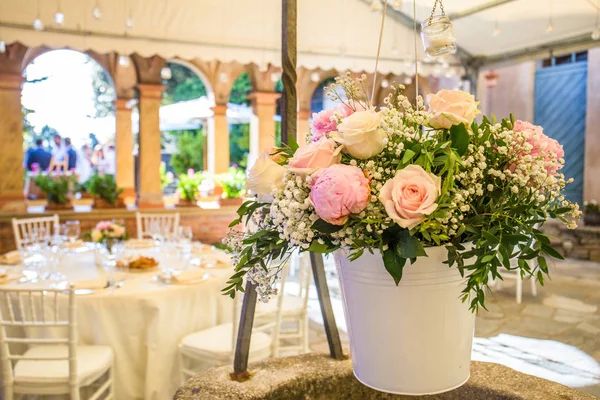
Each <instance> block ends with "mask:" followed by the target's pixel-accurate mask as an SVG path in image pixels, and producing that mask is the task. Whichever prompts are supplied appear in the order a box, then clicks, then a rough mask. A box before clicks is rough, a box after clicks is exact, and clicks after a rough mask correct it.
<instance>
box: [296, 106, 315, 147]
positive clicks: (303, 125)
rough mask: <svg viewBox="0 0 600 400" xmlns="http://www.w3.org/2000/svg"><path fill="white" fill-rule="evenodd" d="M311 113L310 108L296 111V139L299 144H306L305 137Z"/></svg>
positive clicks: (308, 128)
mask: <svg viewBox="0 0 600 400" xmlns="http://www.w3.org/2000/svg"><path fill="white" fill-rule="evenodd" d="M311 115H312V111H311V110H299V111H298V130H297V137H296V141H297V142H298V145H299V146H304V145H305V144H306V137H307V136H308V134H309V133H310V123H309V120H310V117H311Z"/></svg>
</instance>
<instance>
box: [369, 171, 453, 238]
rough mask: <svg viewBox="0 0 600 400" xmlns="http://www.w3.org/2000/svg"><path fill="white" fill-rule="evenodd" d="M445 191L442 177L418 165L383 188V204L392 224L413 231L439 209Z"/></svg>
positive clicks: (380, 198)
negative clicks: (440, 197) (442, 188)
mask: <svg viewBox="0 0 600 400" xmlns="http://www.w3.org/2000/svg"><path fill="white" fill-rule="evenodd" d="M441 187H442V179H441V178H440V177H439V176H435V175H433V174H430V173H428V172H426V171H425V170H424V169H423V168H421V167H420V166H418V165H409V166H408V167H406V168H404V169H401V170H400V171H398V172H396V175H395V176H394V177H393V178H392V179H390V180H389V181H387V182H386V183H385V184H384V185H383V187H382V188H381V191H380V193H379V201H381V202H382V203H383V205H384V206H385V211H386V213H387V215H388V216H389V217H390V218H391V219H392V220H394V221H395V222H396V223H397V224H398V225H400V226H401V227H403V228H407V229H412V228H414V227H415V226H417V225H419V224H420V223H421V222H422V221H423V220H424V219H425V216H426V215H429V214H431V213H432V212H434V211H435V210H436V209H437V207H438V205H437V203H436V200H437V198H438V197H439V195H440V192H441Z"/></svg>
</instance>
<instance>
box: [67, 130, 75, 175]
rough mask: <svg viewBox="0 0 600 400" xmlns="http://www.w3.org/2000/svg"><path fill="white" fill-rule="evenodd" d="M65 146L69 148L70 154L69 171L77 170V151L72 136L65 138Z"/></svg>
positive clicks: (68, 153)
mask: <svg viewBox="0 0 600 400" xmlns="http://www.w3.org/2000/svg"><path fill="white" fill-rule="evenodd" d="M65 148H66V150H67V155H68V156H69V164H68V168H69V171H73V170H75V168H77V152H76V151H75V150H74V149H73V146H71V138H65Z"/></svg>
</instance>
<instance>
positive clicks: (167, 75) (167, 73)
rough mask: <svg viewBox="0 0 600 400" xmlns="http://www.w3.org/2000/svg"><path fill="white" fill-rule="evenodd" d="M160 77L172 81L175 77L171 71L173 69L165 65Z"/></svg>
mask: <svg viewBox="0 0 600 400" xmlns="http://www.w3.org/2000/svg"><path fill="white" fill-rule="evenodd" d="M160 77H161V78H162V79H164V80H165V81H168V80H169V79H171V78H172V77H173V71H171V67H169V66H168V65H167V64H165V66H164V67H162V69H161V70H160Z"/></svg>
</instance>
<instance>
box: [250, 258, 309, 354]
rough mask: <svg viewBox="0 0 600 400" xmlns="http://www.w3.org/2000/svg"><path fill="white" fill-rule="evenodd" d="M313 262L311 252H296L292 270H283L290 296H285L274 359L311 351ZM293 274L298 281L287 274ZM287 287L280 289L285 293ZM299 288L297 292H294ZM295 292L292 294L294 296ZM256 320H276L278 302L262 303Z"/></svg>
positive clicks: (291, 263) (291, 265) (258, 305)
mask: <svg viewBox="0 0 600 400" xmlns="http://www.w3.org/2000/svg"><path fill="white" fill-rule="evenodd" d="M311 271H312V270H311V263H310V254H309V253H308V252H303V253H300V254H298V253H294V254H292V256H291V258H290V268H289V270H288V269H286V270H284V271H283V276H284V277H285V278H286V280H282V282H285V281H287V284H286V288H287V289H290V288H291V290H288V291H287V292H288V293H285V294H284V296H283V302H282V305H281V312H280V317H279V318H277V319H278V320H279V321H280V322H279V324H278V325H277V327H276V335H275V336H276V339H277V340H276V341H275V342H274V343H273V357H279V355H280V354H285V355H289V354H301V353H308V352H309V326H308V298H309V290H310V283H311V279H312V272H311ZM289 273H292V274H293V276H295V277H296V279H294V281H295V282H291V281H290V278H291V275H290V276H289V277H286V276H285V274H289ZM284 289H285V288H284V287H283V285H282V286H281V288H280V290H281V291H282V292H283V291H284ZM294 289H296V290H294ZM290 292H291V293H290ZM256 307H257V314H258V317H256V319H258V320H259V322H260V321H261V318H272V316H273V315H274V314H275V313H276V311H277V303H276V302H273V301H271V302H269V303H259V304H257V306H256Z"/></svg>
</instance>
